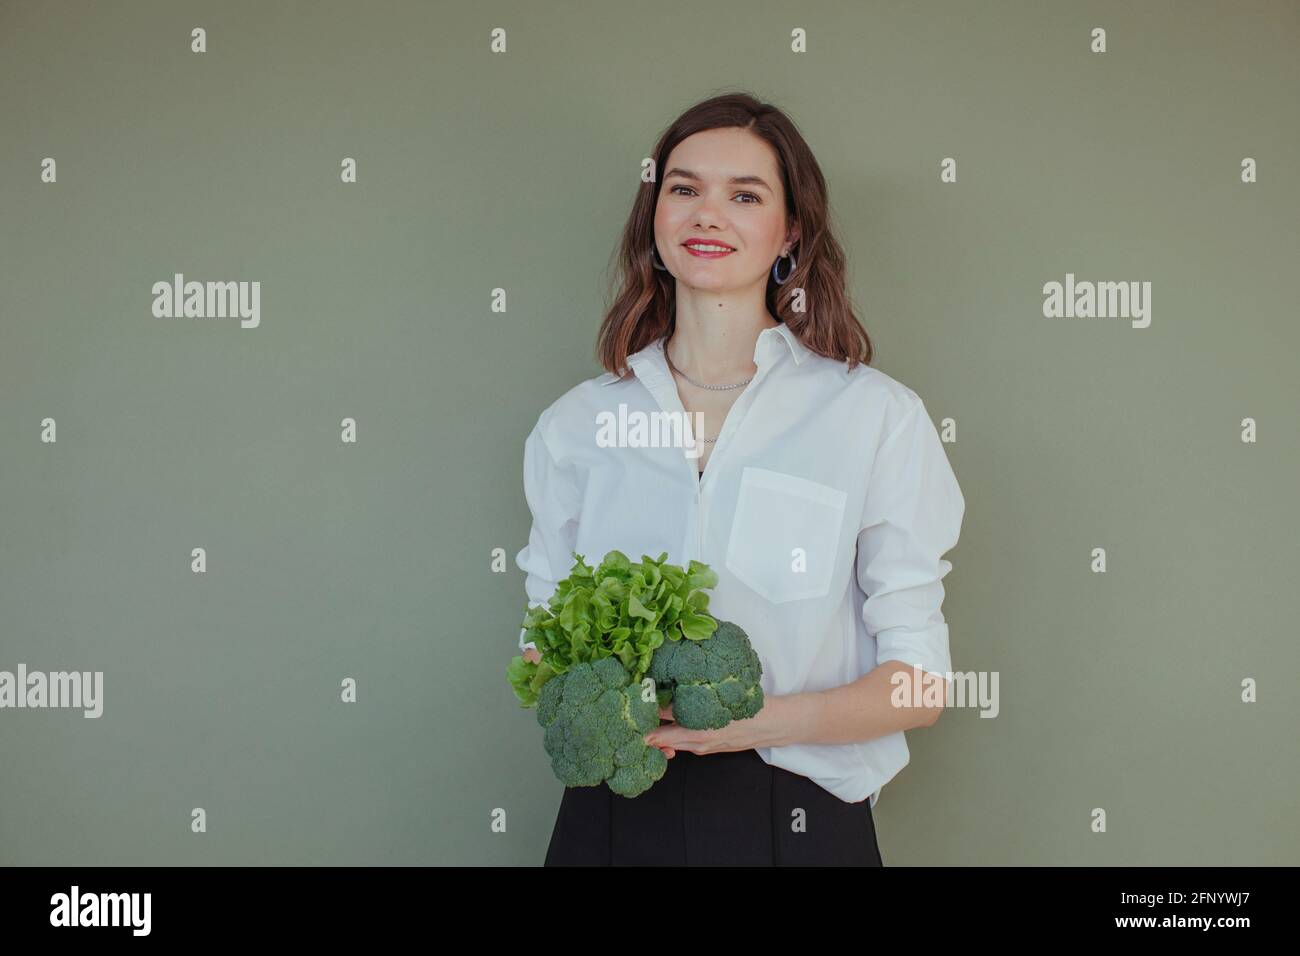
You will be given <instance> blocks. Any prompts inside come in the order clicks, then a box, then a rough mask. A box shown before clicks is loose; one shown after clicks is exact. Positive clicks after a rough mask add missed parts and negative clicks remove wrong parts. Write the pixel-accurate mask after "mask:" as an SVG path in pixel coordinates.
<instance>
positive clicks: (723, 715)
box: [646, 620, 763, 730]
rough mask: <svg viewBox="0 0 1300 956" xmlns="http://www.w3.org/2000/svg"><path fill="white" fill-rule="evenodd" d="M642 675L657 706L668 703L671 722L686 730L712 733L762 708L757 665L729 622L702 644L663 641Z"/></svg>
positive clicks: (750, 648)
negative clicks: (649, 681)
mask: <svg viewBox="0 0 1300 956" xmlns="http://www.w3.org/2000/svg"><path fill="white" fill-rule="evenodd" d="M646 673H647V674H648V675H649V676H650V677H652V678H654V681H655V684H656V686H657V688H658V703H659V704H660V706H663V705H666V704H667V703H668V702H669V701H671V702H672V705H673V721H674V722H675V723H677V724H678V725H680V726H682V727H686V728H688V729H690V730H718V729H720V728H722V727H725V726H727V724H729V723H731V722H732V721H733V720H744V719H745V718H747V717H753V716H754V715H755V714H757V713H758V712H759V710H761V709H762V707H763V688H762V686H761V685H760V683H759V679H760V678H761V677H762V676H763V664H762V662H761V661H760V660H759V658H758V654H757V653H756V652H755V651H754V648H753V646H752V645H751V644H750V643H749V635H747V634H746V633H745V632H744V630H743V629H742V628H741V627H740V626H739V625H738V624H733V623H732V622H730V621H721V620H720V621H718V626H717V629H716V630H715V631H714V632H713V634H712V635H711V636H710V637H708V638H706V639H705V640H702V641H692V640H670V641H666V642H665V643H664V644H662V645H661V646H660V647H659V648H657V649H656V650H655V653H654V657H653V658H651V660H650V669H649V671H647V672H646Z"/></svg>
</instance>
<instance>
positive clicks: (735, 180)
mask: <svg viewBox="0 0 1300 956" xmlns="http://www.w3.org/2000/svg"><path fill="white" fill-rule="evenodd" d="M673 176H680V177H681V178H682V179H693V180H695V181H696V182H697V183H698V182H701V181H702V177H701V176H700V174H699V173H695V172H692V171H691V170H689V169H682V168H681V167H680V166H674V167H673V168H672V169H670V170H668V172H667V174H666V175H665V176H664V179H669V178H671V177H673ZM727 182H729V183H731V184H732V185H733V186H739V185H750V186H762V187H763V188H764V189H766V190H767V191H768V192H771V191H772V187H771V186H769V185H768V184H767V183H766V182H765V181H764V180H763V177H762V176H732V177H731V178H730V179H728V180H727Z"/></svg>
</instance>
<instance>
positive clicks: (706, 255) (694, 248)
mask: <svg viewBox="0 0 1300 956" xmlns="http://www.w3.org/2000/svg"><path fill="white" fill-rule="evenodd" d="M682 245H683V247H684V248H685V249H686V251H687V252H689V253H690V254H691V255H693V256H696V257H697V258H700V259H721V258H722V257H723V256H729V255H731V254H732V253H733V252H735V251H736V250H735V249H727V250H725V251H723V252H716V251H706V250H704V249H701V248H699V246H698V245H687V244H686V243H683V244H682ZM705 245H713V243H705Z"/></svg>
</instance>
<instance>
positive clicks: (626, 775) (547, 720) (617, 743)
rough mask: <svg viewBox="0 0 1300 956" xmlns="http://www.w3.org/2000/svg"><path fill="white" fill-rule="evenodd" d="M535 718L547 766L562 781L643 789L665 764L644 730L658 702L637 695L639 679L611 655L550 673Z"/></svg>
mask: <svg viewBox="0 0 1300 956" xmlns="http://www.w3.org/2000/svg"><path fill="white" fill-rule="evenodd" d="M537 722H538V723H539V724H541V725H542V726H543V727H544V728H545V729H546V732H545V734H544V735H543V738H542V739H543V743H544V745H545V747H546V752H547V753H548V754H549V755H550V757H551V769H552V770H554V771H555V775H556V776H557V777H558V778H559V779H560V782H561V783H563V784H564V785H565V786H566V787H595V786H599V785H600V784H601V783H602V782H606V783H608V784H609V789H610V790H612V791H614V792H615V793H617V794H619V795H620V796H624V797H635V796H636V795H637V794H640V793H642V792H644V791H646V790H648V789H650V786H651V784H653V783H654V782H655V781H656V780H658V779H659V778H660V777H662V776H663V775H664V771H665V770H667V769H668V758H667V757H665V756H664V753H663V751H662V750H660V749H659V748H658V747H652V746H650V745H649V744H647V743H646V742H645V735H646V734H648V733H649V732H650V731H651V730H654V729H655V728H656V727H658V726H659V703H658V701H657V700H656V699H655V698H654V697H653V696H652V697H651V699H650V700H648V701H646V700H642V699H641V687H640V685H639V684H638V685H631V684H629V678H628V673H627V671H626V670H625V669H624V667H623V664H622V663H621V662H620V661H619V660H618V659H617V658H615V657H605V658H601V659H600V660H598V661H595V662H594V663H581V664H574V665H573V666H572V667H570V668H569V669H568V670H567V671H566V672H565V673H563V674H560V675H558V676H556V677H552V678H551V679H550V680H548V681H547V682H546V683H545V684H543V685H542V689H541V692H540V694H539V695H538V699H537Z"/></svg>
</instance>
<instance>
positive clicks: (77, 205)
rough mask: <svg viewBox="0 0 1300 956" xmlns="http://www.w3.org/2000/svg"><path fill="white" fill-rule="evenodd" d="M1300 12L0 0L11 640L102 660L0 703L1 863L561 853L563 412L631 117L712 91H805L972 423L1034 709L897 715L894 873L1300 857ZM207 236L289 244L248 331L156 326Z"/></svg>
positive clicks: (976, 588) (974, 532)
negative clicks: (541, 513) (531, 435)
mask: <svg viewBox="0 0 1300 956" xmlns="http://www.w3.org/2000/svg"><path fill="white" fill-rule="evenodd" d="M196 26H201V27H204V28H205V29H206V31H207V52H206V53H203V54H196V53H193V52H191V50H190V43H191V38H190V37H191V35H190V31H191V30H192V29H193V28H194V27H196ZM496 27H501V28H504V29H505V30H506V33H507V42H508V46H507V52H506V53H505V54H493V53H491V52H490V50H489V39H490V31H491V30H492V29H493V28H496ZM1094 27H1103V28H1105V30H1106V31H1107V46H1108V50H1107V52H1105V53H1104V54H1098V53H1093V52H1090V43H1091V40H1090V31H1091V30H1092V29H1093V28H1094ZM795 29H803V30H805V31H807V37H808V41H807V47H808V50H807V52H806V53H793V52H791V50H790V43H791V40H790V36H791V31H792V30H795ZM1298 37H1300V6H1297V4H1295V3H1294V2H1268V3H1265V2H1253V3H1226V2H1223V3H1210V2H1180V3H1172V2H1147V3H1142V4H1128V3H1121V2H1106V3H1070V4H1061V3H1051V4H1046V3H1036V2H1030V0H1024V2H996V3H982V4H974V3H966V2H945V3H933V2H925V3H903V2H895V3H857V2H841V3H829V2H828V3H806V4H799V3H793V4H792V3H775V2H750V3H712V4H703V5H701V4H694V3H657V4H640V3H611V2H589V3H564V4H543V3H455V4H453V3H417V2H389V3H382V4H364V3H341V2H332V0H331V2H317V3H288V2H278V3H274V4H269V3H261V2H251V0H246V2H222V3H215V2H207V3H187V2H170V0H168V2H164V0H151V2H134V0H133V2H127V3H119V4H107V3H71V2H63V3H45V2H40V3H38V2H31V0H23V2H3V3H0V220H2V221H3V229H2V230H0V262H3V269H4V281H3V283H2V284H0V669H7V670H14V669H15V668H16V667H17V665H18V664H19V663H24V664H26V666H27V667H28V668H29V669H33V670H36V669H40V670H63V669H76V670H84V671H103V673H104V675H105V676H104V681H105V685H104V714H103V716H102V717H101V718H100V719H97V720H90V719H84V718H83V717H82V716H81V714H80V713H79V712H74V711H68V710H45V711H34V710H0V864H43V865H44V864H50V865H63V864H91V865H107V864H237V863H239V864H243V863H251V864H426V863H469V864H491V865H496V864H534V863H538V862H540V860H541V858H542V856H543V854H544V852H545V848H546V844H547V840H548V839H549V836H550V832H551V826H552V824H553V821H554V815H555V811H556V808H557V806H558V803H559V798H560V785H559V784H558V783H557V782H556V781H555V780H554V778H553V777H552V776H551V774H550V770H549V767H548V764H547V761H546V758H545V755H544V753H543V751H542V747H541V733H540V729H539V728H538V727H537V726H536V723H535V721H534V718H533V715H532V713H531V712H528V711H521V710H520V709H519V708H518V707H517V706H516V704H515V702H514V698H513V696H512V694H511V692H510V688H509V686H508V684H507V682H506V679H505V667H506V664H507V662H508V660H509V658H510V657H511V656H512V655H513V654H514V653H515V652H516V640H517V635H518V626H519V620H520V617H521V614H522V607H523V603H524V593H523V580H522V574H521V573H520V572H519V571H518V569H516V568H515V567H514V564H513V555H514V554H515V552H516V551H517V550H518V549H519V548H520V547H522V545H523V544H524V542H525V541H526V539H527V533H528V527H529V514H528V510H527V506H526V503H525V501H524V497H523V489H522V477H521V469H522V454H523V440H524V437H525V436H526V434H527V432H528V430H529V428H531V426H532V424H533V422H534V421H535V420H536V417H537V415H538V413H539V412H540V411H541V409H542V408H543V407H545V406H546V405H547V404H549V403H550V402H551V401H553V400H554V399H555V398H556V397H558V396H559V395H560V394H561V393H562V392H563V391H565V390H566V389H568V388H569V387H571V386H572V385H573V384H576V383H577V382H578V381H580V380H582V379H584V378H587V377H590V376H592V375H595V374H598V373H599V372H600V371H601V370H600V368H599V367H598V366H597V365H596V363H595V360H594V354H593V351H594V341H595V333H596V329H597V326H598V324H599V321H600V317H601V314H602V306H603V302H604V298H603V295H604V290H605V287H606V283H607V279H608V266H609V263H610V260H611V252H612V249H613V247H614V245H615V243H616V241H617V238H618V236H619V232H620V230H621V228H622V225H623V221H624V217H625V216H626V213H627V210H628V209H629V207H630V203H631V199H632V196H633V194H634V192H635V190H636V188H637V178H636V177H637V176H638V174H639V169H640V167H639V163H640V160H641V158H642V157H643V156H645V155H647V153H648V152H649V150H650V148H651V146H652V144H653V142H654V140H655V138H656V137H657V135H658V133H659V132H660V130H662V128H663V127H664V126H665V125H667V124H668V123H669V122H670V121H671V120H672V118H673V117H674V116H676V115H677V113H678V112H680V111H681V110H683V109H685V108H686V107H687V106H689V105H691V104H692V103H694V102H696V101H697V100H699V99H702V98H704V97H706V96H709V95H711V94H713V93H715V92H720V91H722V90H725V89H748V90H751V91H752V92H754V93H755V94H756V95H758V96H759V97H761V98H765V99H769V100H771V101H773V102H775V103H777V104H778V105H780V106H782V107H783V108H785V109H786V110H788V111H789V113H790V114H791V116H792V117H793V118H794V120H795V121H796V122H797V123H798V124H799V126H800V128H801V130H802V131H803V132H804V134H805V136H806V137H807V138H808V140H809V142H810V144H811V146H812V148H813V150H814V151H815V153H816V154H817V156H818V158H819V161H820V162H821V164H822V168H823V170H824V172H825V174H826V177H827V180H828V182H829V184H830V191H831V200H832V203H833V206H834V211H835V220H836V225H837V227H838V228H839V230H840V237H841V239H842V241H843V242H844V244H845V246H846V249H847V251H848V254H849V257H850V268H851V281H852V294H853V296H854V299H855V301H856V302H857V303H858V304H859V305H860V306H861V310H862V313H861V317H862V318H863V320H864V322H865V324H866V326H867V328H868V329H869V331H870V332H871V334H872V336H873V337H874V339H875V342H876V345H877V348H878V354H877V359H876V362H875V363H874V364H876V366H877V367H879V368H881V369H882V370H884V371H886V372H888V373H889V374H890V375H892V376H894V377H895V378H897V379H899V380H900V381H902V382H904V383H905V384H907V385H909V386H910V387H912V388H913V389H915V390H916V391H917V392H918V393H919V394H920V395H921V396H922V397H923V398H924V399H925V401H926V405H927V408H928V409H929V410H930V411H931V413H932V415H933V417H934V418H935V419H936V421H939V420H941V419H943V418H952V419H954V421H955V422H956V423H957V440H956V441H955V442H954V443H952V444H950V445H948V446H947V450H948V454H949V458H950V461H951V462H952V464H953V467H954V469H955V471H956V473H957V475H958V478H959V480H960V482H961V485H962V490H963V493H964V495H965V498H966V500H967V502H968V505H967V514H966V519H965V523H964V525H963V534H962V540H961V542H960V543H959V545H958V546H957V547H956V548H955V549H954V550H953V551H952V552H950V553H949V555H948V557H949V558H950V559H951V560H952V561H953V566H954V570H953V572H952V573H951V575H950V576H949V577H948V579H947V580H946V582H945V583H946V585H947V588H948V598H947V601H946V602H945V605H944V611H945V614H946V616H947V618H948V620H949V622H950V626H951V635H952V656H953V663H954V668H955V669H957V670H962V671H966V670H980V671H997V672H998V673H999V675H1000V696H1001V699H1000V710H999V714H998V716H997V717H996V718H994V719H984V718H981V717H980V716H979V713H978V711H976V710H974V709H966V710H961V709H954V710H952V711H950V712H949V713H947V714H945V716H944V717H943V719H942V720H941V721H940V722H939V724H938V725H936V727H934V728H933V729H928V730H922V731H918V732H915V733H912V734H910V735H909V740H910V745H911V749H912V761H911V764H910V765H909V766H908V767H907V768H906V769H905V770H904V771H903V772H902V773H901V774H900V775H899V776H898V777H897V778H896V779H895V780H894V781H893V782H891V783H890V784H889V785H887V786H886V787H885V790H884V793H883V795H882V798H881V802H880V806H879V808H878V810H877V814H876V824H877V830H878V833H879V837H880V845H881V850H882V853H883V855H884V859H885V863H886V865H898V864H943V863H954V864H993V865H1000V864H1019V863H1035V864H1062V863H1074V864H1108V863H1116V864H1144V865H1145V864H1175V865H1183V864H1265V863H1269V864H1296V863H1300V836H1297V830H1296V827H1295V802H1294V800H1295V794H1296V792H1297V790H1300V759H1298V758H1300V753H1298V750H1300V744H1297V733H1296V727H1297V725H1298V724H1300V720H1298V719H1297V718H1298V717H1300V714H1298V713H1297V710H1298V705H1297V694H1296V674H1297V669H1298V666H1300V650H1298V647H1300V645H1298V644H1297V638H1296V632H1295V593H1296V586H1295V582H1294V580H1293V578H1292V575H1293V574H1294V572H1295V568H1296V566H1297V558H1298V557H1300V556H1298V555H1297V516H1298V510H1300V509H1298V508H1297V505H1296V498H1295V494H1294V489H1295V487H1296V476H1297V474H1300V454H1298V452H1297V433H1298V432H1300V429H1297V425H1296V413H1297V409H1298V408H1300V389H1298V387H1297V375H1296V355H1297V350H1298V347H1300V331H1297V318H1298V316H1297V309H1296V293H1295V284H1294V277H1295V274H1296V263H1297V251H1298V247H1297V246H1298V244H1297V226H1296V224H1297V222H1300V179H1298V178H1297V175H1296V167H1297V160H1298V158H1300V134H1298V132H1297V122H1296V111H1295V103H1296V101H1297V95H1298V94H1300V56H1298V55H1297V54H1298V53H1300V40H1298V39H1297V38H1298ZM349 156H350V157H354V158H356V160H357V162H358V181H357V182H356V183H355V184H344V183H341V182H340V162H341V160H342V159H343V157H349ZM46 157H52V158H54V159H55V160H56V162H57V182H55V183H47V182H42V179H41V163H42V161H43V160H44V159H45V158H46ZM946 157H952V158H954V159H956V161H957V164H958V167H957V168H958V178H957V181H956V182H955V183H944V182H941V181H940V177H939V170H940V163H941V162H942V161H943V159H945V158H946ZM1245 157H1251V158H1253V159H1255V160H1256V161H1257V163H1258V181H1257V182H1255V183H1243V182H1242V181H1241V172H1240V169H1241V162H1242V160H1243V158H1245ZM177 272H181V273H184V274H185V275H186V277H187V278H191V279H198V280H200V281H206V280H244V281H253V280H256V281H259V282H260V283H261V300H260V309H261V313H260V324H259V325H258V327H257V328H241V327H240V324H239V322H238V320H237V319H214V320H199V319H194V318H189V319H186V318H179V319H160V318H155V317H154V316H153V315H152V313H151V304H152V300H153V296H152V294H151V291H150V290H151V287H152V285H153V283H155V282H157V281H167V280H170V279H171V277H172V276H173V274H174V273H177ZM1067 273H1071V274H1074V275H1075V276H1076V277H1078V278H1079V279H1088V280H1097V281H1104V280H1113V281H1149V282H1151V283H1152V307H1153V312H1152V321H1151V324H1150V326H1149V327H1147V328H1144V329H1139V328H1133V327H1132V326H1131V325H1130V324H1129V323H1128V322H1127V321H1123V320H1113V319H1111V320H1104V319H1049V318H1045V317H1044V315H1043V312H1042V306H1043V293H1042V287H1043V285H1044V283H1047V282H1051V281H1064V279H1065V276H1066V274H1067ZM498 287H500V288H504V289H506V290H507V294H508V300H507V302H508V310H507V311H506V312H505V313H498V312H493V311H492V309H491V292H492V290H493V289H495V288H498ZM47 417H48V418H52V419H54V420H55V422H56V423H57V425H56V427H57V442H55V443H48V442H43V441H42V440H41V433H42V424H41V423H42V421H43V420H44V419H46V418H47ZM344 418H353V419H355V420H356V422H357V442H356V443H355V444H345V443H343V442H341V441H340V422H341V421H342V420H343V419H344ZM1244 418H1251V419H1254V420H1255V421H1256V423H1257V428H1258V432H1257V441H1255V442H1254V443H1243V442H1242V440H1241V431H1242V424H1241V423H1242V420H1243V419H1244ZM196 547H202V548H204V549H206V555H207V570H206V572H205V573H203V574H195V573H193V572H192V571H191V564H190V562H191V550H192V549H193V548H196ZM1099 547H1100V548H1105V550H1106V554H1107V568H1108V569H1107V571H1106V573H1104V574H1099V573H1094V571H1093V570H1092V567H1091V565H1092V551H1093V549H1094V548H1099ZM497 548H499V549H502V551H504V552H505V554H506V555H508V556H509V559H508V561H507V564H508V570H507V571H506V572H505V573H494V572H493V571H492V568H491V559H492V551H493V549H497ZM345 677H352V678H355V679H356V681H357V685H358V691H357V694H358V699H357V702H356V703H355V704H344V703H342V702H340V699H339V696H340V691H339V687H340V681H341V680H342V679H343V678H345ZM1246 678H1254V679H1255V680H1256V681H1257V682H1258V701H1257V702H1255V703H1244V702H1243V701H1242V700H1241V694H1242V690H1241V683H1242V681H1243V680H1244V679H1246ZM195 807H202V808H204V810H205V811H206V813H207V832H205V833H198V834H196V833H193V832H191V810H192V809H193V808H195ZM1097 807H1100V808H1104V809H1105V810H1106V814H1107V830H1106V832H1105V833H1094V832H1092V830H1091V821H1092V817H1091V812H1092V810H1093V808H1097ZM495 808H503V809H504V810H505V811H506V815H507V816H506V819H507V828H506V832H504V833H496V832H492V829H491V822H492V813H493V810H494V809H495Z"/></svg>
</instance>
